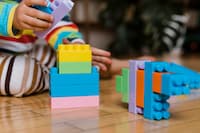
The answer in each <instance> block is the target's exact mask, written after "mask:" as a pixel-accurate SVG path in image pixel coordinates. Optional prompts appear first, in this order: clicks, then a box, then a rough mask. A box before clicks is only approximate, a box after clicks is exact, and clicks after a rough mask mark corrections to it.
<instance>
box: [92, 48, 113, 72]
mask: <svg viewBox="0 0 200 133" xmlns="http://www.w3.org/2000/svg"><path fill="white" fill-rule="evenodd" d="M110 56H111V54H110V52H108V51H105V50H102V49H98V48H95V47H92V64H93V65H96V66H99V67H100V70H103V71H107V70H108V69H109V68H108V67H109V66H110V65H111V63H112V61H111V59H110Z"/></svg>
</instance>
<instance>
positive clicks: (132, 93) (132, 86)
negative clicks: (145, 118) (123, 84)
mask: <svg viewBox="0 0 200 133" xmlns="http://www.w3.org/2000/svg"><path fill="white" fill-rule="evenodd" d="M145 62H149V60H130V61H129V69H130V73H129V104H128V110H129V112H131V113H134V114H137V113H138V114H143V109H142V108H139V107H137V106H136V76H137V75H136V71H137V70H144V64H145Z"/></svg>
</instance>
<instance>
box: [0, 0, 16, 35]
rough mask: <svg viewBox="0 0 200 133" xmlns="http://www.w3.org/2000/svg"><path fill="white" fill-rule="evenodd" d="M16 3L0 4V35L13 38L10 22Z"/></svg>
mask: <svg viewBox="0 0 200 133" xmlns="http://www.w3.org/2000/svg"><path fill="white" fill-rule="evenodd" d="M16 7H17V3H13V2H12V3H10V2H3V1H2V2H0V35H3V36H14V33H13V30H12V22H13V18H14V12H15V10H16Z"/></svg>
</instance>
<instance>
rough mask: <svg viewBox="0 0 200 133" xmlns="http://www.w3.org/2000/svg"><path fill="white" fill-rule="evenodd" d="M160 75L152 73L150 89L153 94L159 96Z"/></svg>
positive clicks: (160, 86) (160, 87) (160, 90)
mask: <svg viewBox="0 0 200 133" xmlns="http://www.w3.org/2000/svg"><path fill="white" fill-rule="evenodd" d="M162 74H163V73H160V72H154V73H153V75H152V76H153V77H152V78H153V79H152V81H153V84H152V89H153V92H155V93H159V94H161V93H162Z"/></svg>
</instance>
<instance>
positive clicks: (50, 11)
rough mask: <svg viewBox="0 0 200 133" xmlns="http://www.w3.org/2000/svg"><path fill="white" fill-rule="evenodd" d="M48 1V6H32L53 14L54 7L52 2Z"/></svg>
mask: <svg viewBox="0 0 200 133" xmlns="http://www.w3.org/2000/svg"><path fill="white" fill-rule="evenodd" d="M46 1H47V2H48V4H47V6H39V5H34V6H32V7H33V8H35V9H38V10H40V11H43V12H46V13H48V14H51V13H52V12H53V9H52V8H51V7H50V5H51V2H50V1H49V0H46Z"/></svg>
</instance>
